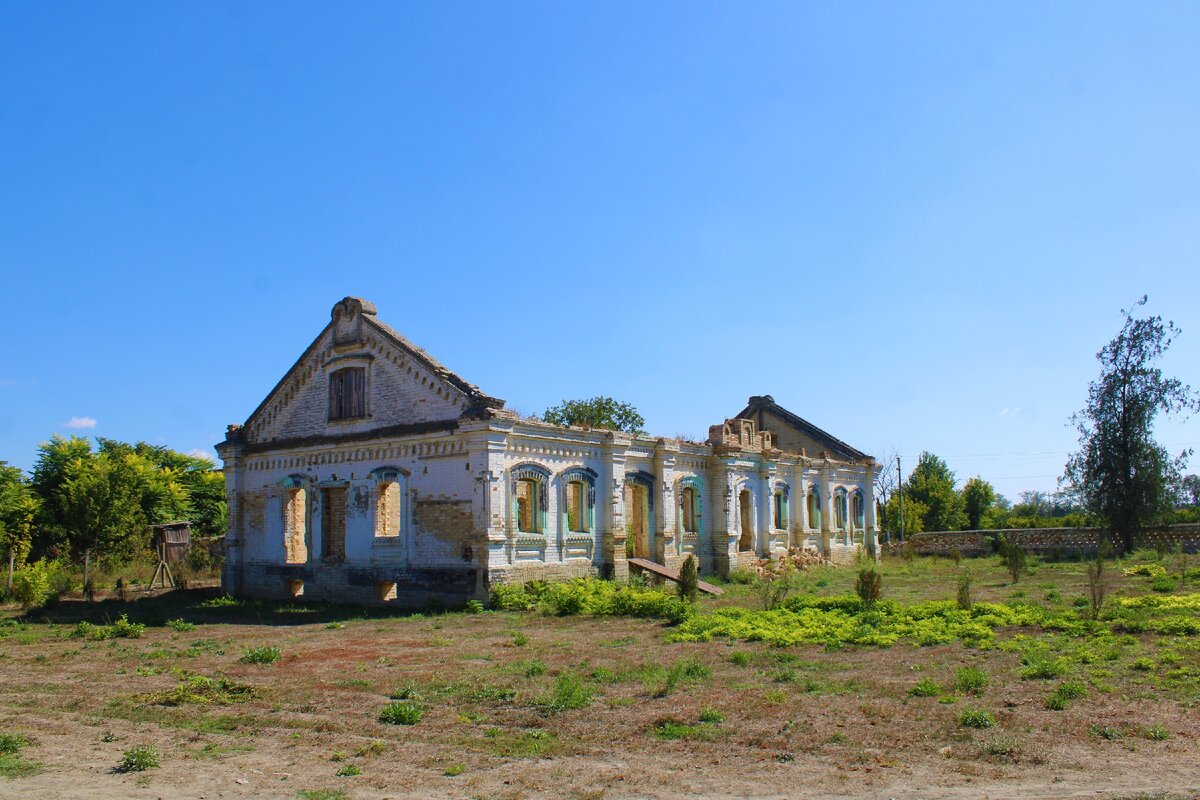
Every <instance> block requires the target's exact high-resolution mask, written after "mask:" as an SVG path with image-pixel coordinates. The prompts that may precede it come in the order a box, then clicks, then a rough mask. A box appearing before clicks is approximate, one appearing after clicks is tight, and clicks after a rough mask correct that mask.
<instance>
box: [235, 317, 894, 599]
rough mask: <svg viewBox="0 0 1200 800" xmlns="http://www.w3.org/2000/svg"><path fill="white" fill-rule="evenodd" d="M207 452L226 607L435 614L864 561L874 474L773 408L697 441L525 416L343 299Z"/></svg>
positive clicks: (756, 400) (752, 412)
mask: <svg viewBox="0 0 1200 800" xmlns="http://www.w3.org/2000/svg"><path fill="white" fill-rule="evenodd" d="M217 451H218V453H219V454H220V456H221V458H222V459H223V460H224V462H225V483H226V491H227V494H228V499H229V533H228V536H227V539H226V559H225V567H224V573H223V576H222V578H223V583H224V586H225V589H226V590H227V591H229V592H231V593H233V594H237V595H244V596H257V597H295V596H301V595H302V596H304V597H305V598H313V599H319V600H333V601H352V602H394V603H397V604H401V605H411V606H421V605H424V604H427V603H429V602H443V603H446V604H447V605H451V604H455V603H461V602H464V601H465V600H467V599H469V598H483V597H486V595H487V592H488V588H489V586H491V585H494V584H496V583H501V582H509V581H525V580H531V579H535V578H545V579H560V578H569V577H575V576H582V575H606V576H612V577H615V578H623V577H624V576H625V575H626V574H627V569H628V563H627V558H628V556H629V555H630V554H631V555H633V556H635V557H640V558H647V559H651V560H654V561H657V562H659V563H662V564H665V565H667V566H677V565H678V564H679V562H680V561H681V560H682V559H683V558H684V557H685V556H686V555H687V554H689V553H692V554H695V555H696V557H697V558H698V559H699V562H700V567H701V572H703V573H708V574H712V573H718V574H725V573H728V571H729V570H731V569H736V568H738V567H739V566H743V565H747V564H749V563H751V562H752V561H753V560H755V559H758V558H760V557H762V556H764V555H769V554H771V553H774V552H779V551H782V550H784V549H785V548H787V547H789V546H799V545H810V546H812V547H815V548H817V549H819V550H821V551H823V552H825V553H826V554H829V555H830V556H832V557H835V558H837V557H839V556H840V557H844V556H846V555H848V554H852V553H853V552H854V551H855V550H856V549H857V548H858V547H863V548H865V549H866V550H867V551H868V552H871V553H874V552H875V551H876V550H877V541H876V534H875V502H874V496H873V492H872V484H873V480H874V477H875V473H876V471H877V470H878V465H877V464H876V463H875V462H874V460H872V459H871V458H870V457H869V456H867V455H865V454H864V453H861V452H859V451H858V450H855V449H854V448H853V447H850V446H849V445H847V444H846V443H844V442H842V441H840V440H838V439H836V438H834V437H833V436H830V435H829V434H828V433H825V432H824V431H822V430H821V429H819V428H817V427H816V426H814V425H812V424H810V423H808V422H806V421H805V420H803V419H801V418H800V417H797V416H796V415H794V414H792V413H791V412H789V411H787V410H785V409H783V408H781V407H780V406H778V405H777V404H776V403H775V402H774V400H773V399H772V398H771V397H769V396H762V397H751V398H750V401H749V404H748V405H747V406H746V407H745V408H744V409H742V411H741V412H740V413H738V414H737V415H736V416H735V417H733V418H730V419H726V420H725V421H724V422H722V423H721V424H719V425H714V426H712V427H711V428H710V429H709V437H708V441H707V442H704V443H698V442H689V441H682V440H678V439H665V438H656V437H651V436H638V435H630V434H627V433H621V432H614V431H606V430H588V429H583V428H575V427H569V428H568V427H561V426H557V425H552V424H549V423H545V422H541V421H538V420H533V419H524V418H521V417H519V416H518V415H516V414H514V413H513V412H511V411H507V410H506V409H505V408H504V401H502V400H499V399H497V398H495V397H490V396H488V395H486V394H484V393H483V392H481V391H480V390H479V389H478V388H477V387H475V386H473V385H471V384H469V383H467V382H466V381H464V380H463V379H462V378H460V377H458V376H457V375H455V374H454V373H452V372H450V371H449V370H447V369H446V368H445V367H443V366H442V365H441V364H439V363H438V362H437V361H435V360H434V359H433V358H431V357H430V356H429V355H428V354H426V353H425V352H424V351H423V350H421V349H419V348H417V347H415V346H414V345H413V344H411V343H410V342H408V341H407V340H406V339H405V338H404V337H402V336H401V335H400V334H398V333H397V332H396V331H394V330H392V329H391V328H389V327H388V326H387V325H384V324H383V323H382V322H380V321H379V320H378V319H377V318H376V310H375V306H374V305H372V304H371V303H369V302H367V301H365V300H361V299H358V298H353V297H347V298H345V299H343V300H342V301H340V302H339V303H337V305H335V306H334V307H333V313H332V319H331V320H330V322H329V324H328V325H326V326H325V328H324V330H322V331H321V333H320V335H319V336H317V338H316V340H315V341H313V343H312V344H311V345H309V347H308V349H307V350H305V351H304V354H303V355H302V356H301V357H300V359H299V360H298V361H297V362H296V363H295V364H294V365H293V366H292V368H291V369H290V370H288V372H287V374H286V375H285V376H284V377H283V379H282V380H281V381H280V382H279V383H278V385H276V386H275V388H274V389H273V390H272V391H271V393H270V394H269V395H268V396H267V398H266V399H265V400H264V401H263V402H262V404H261V405H259V407H258V408H257V409H255V411H254V413H252V414H251V415H250V417H249V419H248V420H247V421H246V423H245V424H244V425H230V426H229V430H228V434H227V436H226V439H225V441H224V442H222V443H221V444H219V445H218V446H217Z"/></svg>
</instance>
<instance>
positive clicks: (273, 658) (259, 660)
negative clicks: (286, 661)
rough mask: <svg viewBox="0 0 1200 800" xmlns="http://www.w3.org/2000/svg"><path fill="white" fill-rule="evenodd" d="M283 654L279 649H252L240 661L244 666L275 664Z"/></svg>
mask: <svg viewBox="0 0 1200 800" xmlns="http://www.w3.org/2000/svg"><path fill="white" fill-rule="evenodd" d="M280 656H282V652H281V651H280V650H279V648H278V647H252V648H250V649H249V650H247V651H246V652H245V653H243V654H242V657H241V658H239V659H238V661H241V662H242V663H243V664H274V663H275V662H277V661H279V658H280Z"/></svg>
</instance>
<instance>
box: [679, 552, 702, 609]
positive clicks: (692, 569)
mask: <svg viewBox="0 0 1200 800" xmlns="http://www.w3.org/2000/svg"><path fill="white" fill-rule="evenodd" d="M699 583H700V571H699V570H698V569H696V557H695V556H693V555H691V554H690V553H689V554H688V557H687V558H685V559H684V560H683V566H681V567H680V568H679V587H678V588H679V599H680V600H684V601H686V602H688V603H694V602H696V595H697V594H698V593H699V591H700V590H699V588H698V584H699Z"/></svg>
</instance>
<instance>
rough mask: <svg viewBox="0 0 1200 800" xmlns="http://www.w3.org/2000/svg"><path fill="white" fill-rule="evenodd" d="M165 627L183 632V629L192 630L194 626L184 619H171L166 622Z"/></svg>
mask: <svg viewBox="0 0 1200 800" xmlns="http://www.w3.org/2000/svg"><path fill="white" fill-rule="evenodd" d="M167 627H168V628H170V629H171V630H173V631H177V632H179V633H184V632H185V631H194V630H195V629H196V626H195V625H193V624H192V623H190V622H188V621H187V620H185V619H173V620H171V621H170V622H168V623H167Z"/></svg>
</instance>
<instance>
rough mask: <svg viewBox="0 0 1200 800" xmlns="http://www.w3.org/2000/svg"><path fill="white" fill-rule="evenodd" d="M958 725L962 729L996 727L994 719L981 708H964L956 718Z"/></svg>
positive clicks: (990, 713) (988, 712)
mask: <svg viewBox="0 0 1200 800" xmlns="http://www.w3.org/2000/svg"><path fill="white" fill-rule="evenodd" d="M958 724H959V725H962V726H963V727H964V728H992V727H995V725H996V718H995V717H993V716H992V712H990V711H985V710H983V709H981V708H964V709H963V712H962V714H960V715H959V717H958Z"/></svg>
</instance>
